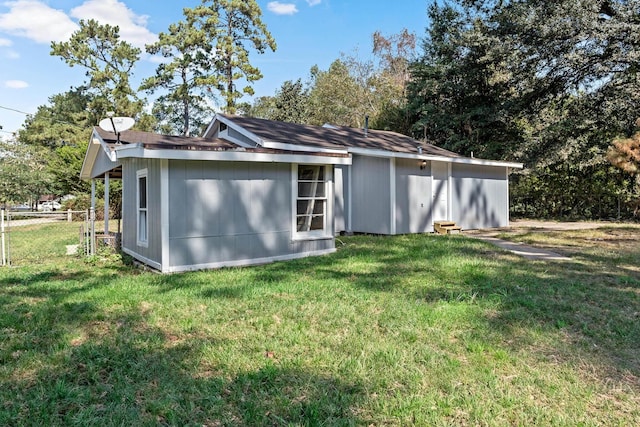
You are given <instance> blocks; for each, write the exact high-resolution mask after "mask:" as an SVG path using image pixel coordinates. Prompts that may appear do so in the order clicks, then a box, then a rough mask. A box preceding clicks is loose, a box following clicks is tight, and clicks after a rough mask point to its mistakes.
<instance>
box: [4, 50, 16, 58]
mask: <svg viewBox="0 0 640 427" xmlns="http://www.w3.org/2000/svg"><path fill="white" fill-rule="evenodd" d="M4 56H5V58H7V59H18V58H20V54H19V53H18V52H16V51H15V50H8V51H6V52H5V54H4Z"/></svg>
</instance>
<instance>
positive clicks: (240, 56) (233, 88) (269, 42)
mask: <svg viewBox="0 0 640 427" xmlns="http://www.w3.org/2000/svg"><path fill="white" fill-rule="evenodd" d="M184 14H185V16H186V17H187V24H188V25H189V26H190V27H193V28H195V29H196V30H197V31H202V32H203V33H204V34H205V35H206V37H207V39H208V40H209V43H210V44H211V46H210V48H209V49H208V50H207V52H208V54H209V55H210V58H209V62H210V64H211V68H210V70H209V74H208V75H206V76H201V77H199V78H198V79H197V83H198V84H200V85H209V86H212V87H216V88H218V89H219V91H220V93H221V95H222V97H223V98H224V100H225V103H226V106H225V111H226V112H227V113H230V114H233V113H235V111H236V101H237V100H238V99H239V98H240V97H242V96H243V94H248V95H253V93H254V91H253V88H252V86H251V84H252V83H253V82H255V81H257V80H259V79H261V78H262V74H261V73H260V70H259V69H258V68H257V67H255V66H253V65H251V63H250V62H249V48H248V46H246V45H247V44H248V45H249V47H251V48H253V49H254V50H255V51H256V52H257V53H260V54H262V53H264V52H265V51H266V50H267V49H271V50H272V51H275V50H276V42H275V40H274V39H273V37H272V36H271V33H269V31H268V30H267V27H266V25H265V24H264V23H263V22H262V19H261V16H262V11H261V10H260V7H259V6H258V4H257V2H256V1H255V0H202V4H201V5H199V6H197V7H195V8H192V9H189V8H186V9H184ZM238 80H244V82H245V83H246V86H244V87H243V88H242V89H241V90H239V89H238V87H237V85H236V82H237V81H238Z"/></svg>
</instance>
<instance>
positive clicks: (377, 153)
mask: <svg viewBox="0 0 640 427" xmlns="http://www.w3.org/2000/svg"><path fill="white" fill-rule="evenodd" d="M349 153H351V154H360V155H363V156H371V157H385V158H399V159H416V160H434V161H438V162H445V163H463V164H468V165H480V166H500V167H508V168H515V169H522V168H523V164H522V163H514V162H503V161H499V160H483V159H473V158H469V157H445V156H435V155H433V154H417V153H416V154H410V153H397V152H395V151H386V150H373V149H369V148H356V147H352V148H349Z"/></svg>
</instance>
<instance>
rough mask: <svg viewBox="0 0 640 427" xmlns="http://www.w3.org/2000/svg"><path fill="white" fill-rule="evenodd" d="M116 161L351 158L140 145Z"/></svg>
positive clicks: (345, 161)
mask: <svg viewBox="0 0 640 427" xmlns="http://www.w3.org/2000/svg"><path fill="white" fill-rule="evenodd" d="M116 153H117V156H118V159H123V158H127V157H134V158H143V159H170V160H211V161H219V162H259V163H303V164H317V165H350V164H351V157H332V156H312V155H305V154H279V153H278V154H275V153H254V152H249V151H195V150H147V149H145V148H143V147H142V144H129V145H128V146H126V147H122V148H118V149H117V150H116Z"/></svg>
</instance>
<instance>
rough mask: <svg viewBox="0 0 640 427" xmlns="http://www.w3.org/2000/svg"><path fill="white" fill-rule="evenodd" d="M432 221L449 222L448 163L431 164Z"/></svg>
mask: <svg viewBox="0 0 640 427" xmlns="http://www.w3.org/2000/svg"><path fill="white" fill-rule="evenodd" d="M431 175H432V177H433V193H432V198H433V204H432V206H433V221H434V222H435V221H447V220H449V219H450V218H449V214H450V209H449V163H443V162H431Z"/></svg>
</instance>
